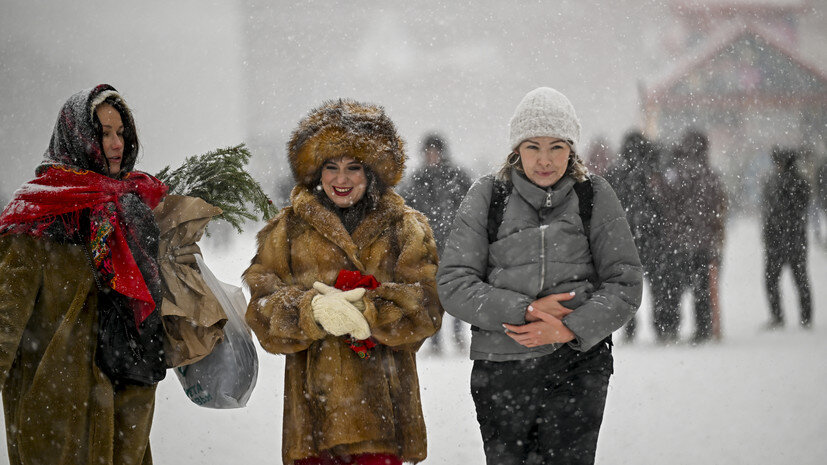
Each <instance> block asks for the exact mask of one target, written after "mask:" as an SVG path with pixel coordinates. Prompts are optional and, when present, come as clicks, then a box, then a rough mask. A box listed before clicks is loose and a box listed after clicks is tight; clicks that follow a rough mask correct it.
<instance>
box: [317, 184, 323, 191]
mask: <svg viewBox="0 0 827 465" xmlns="http://www.w3.org/2000/svg"><path fill="white" fill-rule="evenodd" d="M316 190H317V191H321V190H322V185H321V183H319V184H316Z"/></svg>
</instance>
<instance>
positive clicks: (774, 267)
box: [764, 242, 813, 325]
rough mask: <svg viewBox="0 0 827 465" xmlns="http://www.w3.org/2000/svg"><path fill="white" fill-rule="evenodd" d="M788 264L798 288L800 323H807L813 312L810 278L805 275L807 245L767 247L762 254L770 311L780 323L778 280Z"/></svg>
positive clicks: (782, 318) (781, 320) (781, 315)
mask: <svg viewBox="0 0 827 465" xmlns="http://www.w3.org/2000/svg"><path fill="white" fill-rule="evenodd" d="M786 264H789V265H790V268H791V269H792V272H793V280H794V281H795V285H796V287H797V288H798V303H799V306H800V307H801V320H800V323H801V324H802V325H809V324H810V319H811V318H812V313H813V300H812V297H811V295H810V280H809V278H808V277H807V247H806V242H805V246H804V247H800V248H799V247H791V248H787V250H780V248H778V249H773V248H772V246H770V247H767V249H766V252H765V256H764V282H765V284H766V287H767V296H768V297H769V300H770V313H771V317H772V319H773V321H775V322H778V323H781V322H783V321H784V315H783V313H782V312H781V295H780V292H779V290H778V281H779V278H780V277H781V270H782V269H783V267H784V265H786Z"/></svg>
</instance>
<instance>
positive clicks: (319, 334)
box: [244, 186, 442, 464]
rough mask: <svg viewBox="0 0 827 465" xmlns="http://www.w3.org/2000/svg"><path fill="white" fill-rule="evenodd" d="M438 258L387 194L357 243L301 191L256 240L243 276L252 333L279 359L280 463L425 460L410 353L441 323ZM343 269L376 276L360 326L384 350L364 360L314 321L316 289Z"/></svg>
mask: <svg viewBox="0 0 827 465" xmlns="http://www.w3.org/2000/svg"><path fill="white" fill-rule="evenodd" d="M436 266H437V255H436V246H435V244H434V239H433V235H432V234H431V229H430V227H428V224H427V221H426V220H425V217H424V216H423V215H422V214H420V213H419V212H417V211H415V210H413V209H411V208H408V207H406V206H405V205H404V203H403V201H402V198H401V197H399V196H398V195H397V194H395V193H394V192H392V191H388V192H387V193H386V194H384V195H383V196H382V197H381V199H380V200H379V201H378V204H377V206H376V208H375V209H373V210H371V211H370V212H369V213H368V214H367V216H366V217H365V219H364V220H363V221H362V222H361V223H360V224H359V226H358V227H357V228H356V230H355V231H354V232H353V235H352V236H351V235H350V234H348V233H347V231H346V230H345V228H344V226H342V223H341V221H340V220H339V218H338V217H337V216H336V215H335V214H334V213H333V212H331V211H330V210H328V209H326V208H325V207H323V206H322V205H321V204H320V203H319V202H318V201H317V200H316V198H315V197H314V196H313V194H311V193H310V192H309V191H308V190H307V189H306V188H305V187H302V186H299V187H297V188H296V189H295V190H294V191H293V196H292V206H291V207H288V208H286V209H284V210H283V211H282V213H281V214H280V215H279V216H278V217H276V218H274V219H273V220H272V221H271V222H270V224H268V225H267V226H266V227H265V228H264V229H263V230H262V231H261V232H260V233H259V235H258V253H257V255H256V256H255V258H254V259H253V262H252V265H251V266H250V268H249V269H247V271H246V272H245V273H244V280H245V282H246V283H247V285H249V287H250V292H251V294H252V295H251V300H250V305H249V307H248V309H247V322H248V323H249V325H250V327H251V328H252V329H253V331H254V332H255V333H256V335H257V336H258V339H259V341H261V346H262V347H263V348H264V349H265V350H267V351H269V352H273V353H277V354H286V357H287V360H286V367H285V374H284V391H285V392H284V426H283V432H282V454H283V460H284V463H286V464H290V463H292V462H293V461H294V460H297V459H301V458H305V457H310V456H318V455H319V453H320V451H325V450H326V451H330V452H332V453H333V454H334V455H344V454H360V453H386V454H395V455H397V456H399V457H401V458H402V459H403V460H405V461H409V462H418V461H421V460H423V459H424V458H425V456H426V439H425V422H424V419H423V416H422V407H421V403H420V397H419V380H418V377H417V371H416V354H415V353H416V350H417V349H418V348H419V347H420V346H421V345H422V342H423V341H424V339H425V338H427V337H428V336H430V335H432V334H434V332H436V330H437V329H439V326H440V324H441V321H442V307H441V306H440V304H439V299H438V298H437V293H436V281H435V275H436ZM341 269H349V270H354V269H355V270H359V271H361V272H362V273H363V274H372V275H374V276H375V277H376V279H377V280H378V281H379V282H380V283H381V285H380V286H379V287H378V288H376V289H374V290H370V291H368V292H367V293H366V294H365V298H364V303H365V311H364V316H365V319H366V320H367V321H368V324H369V325H370V330H371V333H372V335H373V338H374V339H376V340H377V341H378V343H379V345H378V346H377V347H376V348H374V349H373V352H372V355H371V357H370V358H368V359H361V358H359V357H358V356H357V355H356V353H355V352H353V351H352V350H351V349H350V348H349V347H348V346H347V344H346V343H345V342H344V338H343V337H335V336H331V335H329V334H327V333H326V332H325V331H324V330H323V329H322V328H321V327H320V326H319V325H317V324H316V322H315V321H314V318H313V310H312V308H311V305H310V302H311V300H312V298H313V297H314V296H315V295H317V292H316V291H315V290H313V283H314V282H315V281H321V282H323V283H325V284H328V285H333V284H334V282H335V281H336V277H337V275H338V273H339V271H340V270H341Z"/></svg>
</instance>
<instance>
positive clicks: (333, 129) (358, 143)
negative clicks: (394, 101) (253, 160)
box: [287, 99, 407, 187]
mask: <svg viewBox="0 0 827 465" xmlns="http://www.w3.org/2000/svg"><path fill="white" fill-rule="evenodd" d="M343 156H348V157H352V158H354V159H356V160H358V161H359V162H360V163H362V164H364V165H367V166H368V167H370V169H371V170H373V172H374V173H376V175H377V176H379V178H380V179H381V180H382V182H384V183H385V185H387V186H391V187H392V186H395V185H396V184H397V183H398V182H399V181H400V180H401V179H402V173H403V172H404V171H405V160H406V158H407V157H406V155H405V144H404V142H403V140H402V138H401V137H400V136H399V134H398V133H397V131H396V126H395V125H394V124H393V122H392V121H391V120H390V118H388V116H387V115H386V114H385V110H384V108H382V107H380V106H378V105H372V104H369V103H361V102H356V101H353V100H345V99H339V100H331V101H328V102H325V103H324V104H322V106H320V107H318V108H316V109H314V110H312V111H311V112H310V114H308V115H307V116H306V117H305V118H304V119H302V120H301V121H300V122H299V126H298V127H297V128H296V130H295V131H293V134H292V137H291V138H290V142H288V143H287V158H288V160H289V162H290V169H291V170H292V171H293V178H294V179H295V180H296V182H297V183H298V184H301V185H304V186H308V187H309V186H310V185H311V184H312V183H313V182H314V181H315V179H316V176H317V174H318V172H319V170H320V169H321V167H322V165H323V164H324V162H326V161H327V160H331V159H335V158H339V157H343Z"/></svg>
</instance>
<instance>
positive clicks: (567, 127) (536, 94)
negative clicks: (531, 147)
mask: <svg viewBox="0 0 827 465" xmlns="http://www.w3.org/2000/svg"><path fill="white" fill-rule="evenodd" d="M532 137H558V138H560V139H564V140H566V141H568V142H569V145H571V148H572V150H575V145H576V144H577V143H578V141H579V139H580V120H578V119H577V114H576V113H575V112H574V106H573V105H572V104H571V102H570V101H569V99H567V98H566V96H565V95H563V94H561V93H560V92H558V91H556V90H554V89H552V88H550V87H538V88H537V89H534V90H532V91H531V92H529V93H527V94H526V95H525V97H523V99H522V100H521V101H520V104H519V105H517V109H516V110H514V116H512V117H511V122H510V123H509V134H508V142H509V144H510V148H511V149H512V150H514V149H516V148H517V146H519V145H520V143H521V142H523V141H524V140H526V139H530V138H532Z"/></svg>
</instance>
